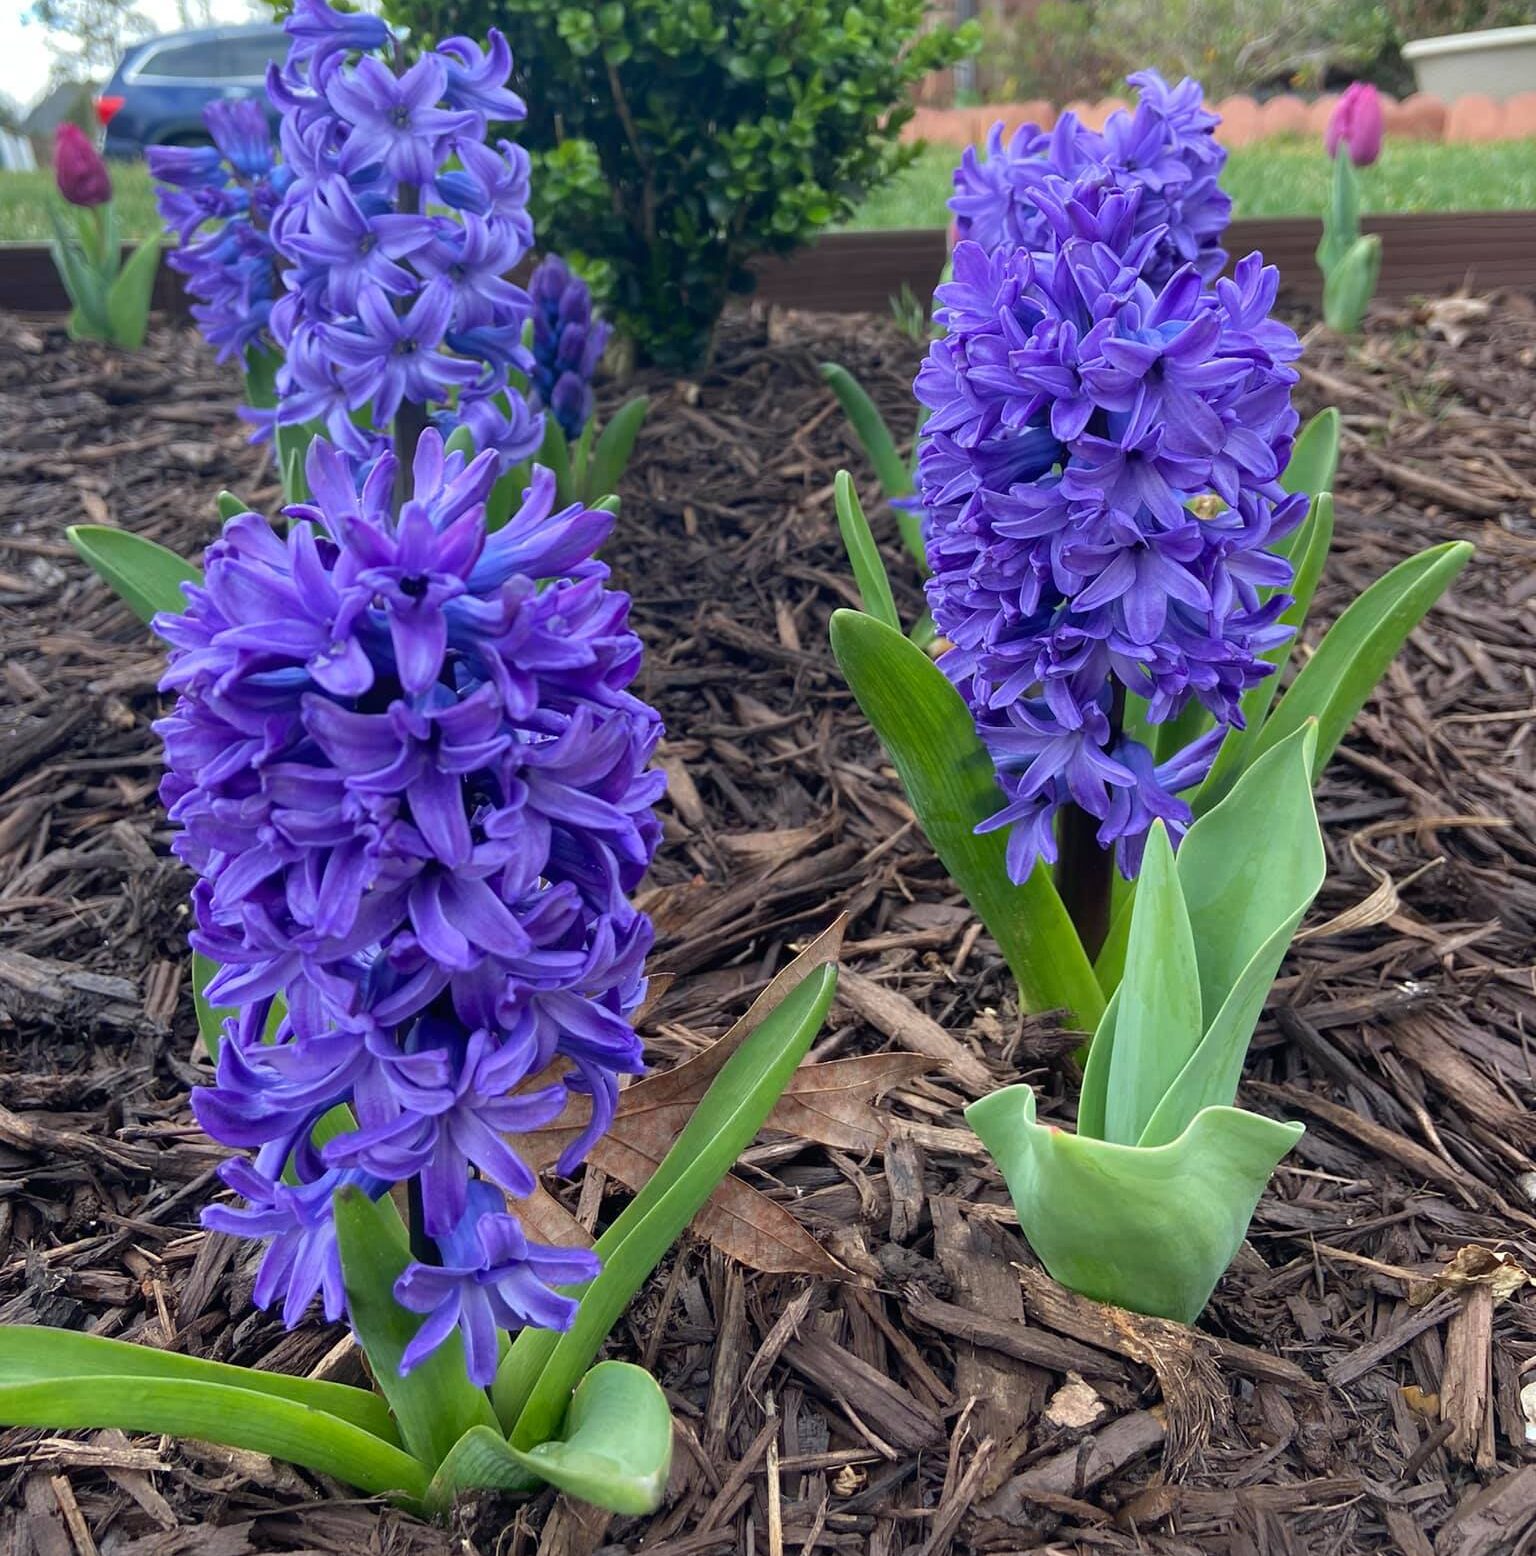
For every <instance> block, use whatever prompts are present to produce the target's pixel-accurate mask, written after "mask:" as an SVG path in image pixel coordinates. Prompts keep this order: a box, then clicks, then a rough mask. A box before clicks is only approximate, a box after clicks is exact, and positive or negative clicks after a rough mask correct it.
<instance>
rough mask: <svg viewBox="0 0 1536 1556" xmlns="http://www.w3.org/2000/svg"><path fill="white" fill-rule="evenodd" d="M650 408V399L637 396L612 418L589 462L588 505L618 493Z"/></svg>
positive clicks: (585, 484) (585, 489)
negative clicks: (621, 479)
mask: <svg viewBox="0 0 1536 1556" xmlns="http://www.w3.org/2000/svg"><path fill="white" fill-rule="evenodd" d="M650 408H651V402H650V400H649V398H648V397H647V396H645V395H643V394H637V395H635V396H634V397H633V398H632V399H629V400H626V401H625V402H624V403H623V404H622V405H621V406H620V407H619V408H618V410H616V411H615V412H614V413H613V415H612V416H610V417H609V418H608V421H607V423H606V425H605V426H604V427H603V435H602V436H601V437H600V438H599V439H598V440H597V443H596V445H595V446H594V447H593V450H592V458H591V459H590V460H589V461H588V463H587V467H586V474H585V477H584V480H583V493H582V495H583V498H584V500H585V501H586V502H589V503H595V502H596V501H597V500H598V499H599V498H601V497H607V496H608V495H609V494H610V493H612V492H616V491H617V490H618V486H619V478H620V477H621V476H622V475H623V474H624V472H625V470H627V469H628V468H629V456H630V455H631V454H632V453H633V452H634V449H635V439H636V438H638V437H639V436H640V428H641V425H642V424H643V423H644V421H645V417H646V412H647V411H649V410H650Z"/></svg>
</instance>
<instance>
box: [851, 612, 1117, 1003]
mask: <svg viewBox="0 0 1536 1556" xmlns="http://www.w3.org/2000/svg"><path fill="white" fill-rule="evenodd" d="M831 633H832V652H833V653H834V654H835V655H836V657H837V662H838V665H839V666H840V667H841V669H842V672H843V677H844V679H845V680H846V681H847V682H848V686H849V688H850V690H851V691H852V692H853V695H854V696H855V697H856V698H857V699H858V703H859V706H860V708H862V709H863V710H864V716H865V717H866V718H867V719H868V720H869V722H870V723H871V724H872V725H874V728H875V733H876V734H878V735H879V737H880V740H881V743H882V744H883V745H884V747H885V749H886V753H887V754H888V755H889V757H890V759H891V761H892V763H893V765H894V766H895V768H896V771H897V772H898V773H899V774H900V775H901V781H902V784H903V786H904V787H905V788H906V791H907V797H908V799H910V800H911V802H912V808H913V810H914V811H916V812H917V819H918V821H919V823H920V824H921V825H922V828H923V831H924V833H925V834H926V836H927V838H928V841H929V842H930V843H931V844H932V845H933V849H934V851H935V852H936V853H937V854H938V856H939V858H940V859H941V860H943V862H944V867H945V869H947V870H948V871H949V873H950V875H951V876H953V877H954V880H955V883H956V885H958V886H959V887H960V889H961V891H963V892H964V893H965V896H966V900H967V901H968V902H969V903H970V905H971V908H972V909H973V910H974V912H975V913H976V914H977V916H978V917H979V918H980V919H981V921H982V923H983V924H985V925H986V926H987V929H988V930H989V931H990V932H991V934H992V937H993V939H994V940H996V941H997V943H998V946H999V947H1000V948H1001V950H1002V953H1003V957H1004V959H1005V960H1006V961H1007V963H1008V966H1009V969H1010V970H1011V971H1012V973H1013V976H1014V978H1015V980H1016V981H1017V983H1018V986H1019V997H1020V999H1021V1000H1022V1001H1023V1003H1024V1008H1025V1009H1026V1010H1029V1011H1033V1012H1042V1011H1047V1010H1065V1011H1066V1012H1067V1014H1068V1018H1069V1019H1070V1020H1071V1021H1072V1023H1073V1024H1074V1025H1075V1026H1076V1027H1078V1028H1079V1029H1080V1030H1082V1031H1084V1032H1091V1031H1092V1030H1093V1029H1094V1027H1096V1026H1097V1025H1098V1022H1099V1018H1100V1017H1101V1016H1102V1015H1103V1014H1104V995H1103V991H1102V990H1101V989H1100V987H1099V984H1098V980H1097V979H1096V978H1095V977H1094V975H1093V968H1092V967H1091V966H1090V965H1089V961H1088V957H1087V954H1086V953H1085V952H1084V950H1083V945H1082V941H1081V940H1080V939H1079V938H1078V935H1077V931H1076V930H1075V929H1074V928H1073V927H1072V922H1071V920H1070V919H1069V918H1068V917H1067V911H1066V909H1065V908H1064V907H1063V906H1062V903H1061V898H1060V896H1059V895H1058V894H1057V891H1056V887H1055V885H1054V884H1053V883H1052V881H1051V876H1050V872H1049V870H1048V869H1047V868H1046V867H1045V866H1044V865H1037V866H1036V867H1035V869H1034V871H1033V873H1032V874H1031V875H1030V877H1029V879H1028V880H1027V881H1026V882H1025V883H1024V884H1023V885H1022V886H1016V885H1015V884H1014V883H1013V881H1012V880H1010V879H1009V876H1008V867H1007V857H1006V856H1007V841H1006V837H1005V834H1004V833H1002V832H1000V831H999V832H987V833H983V834H981V835H979V836H978V835H977V832H976V827H977V826H978V825H979V824H980V823H981V822H983V821H986V820H988V819H989V818H990V817H992V816H994V815H995V814H996V813H997V812H998V811H999V810H1000V809H1001V808H1002V806H1003V803H1004V801H1003V795H1002V791H1001V790H1000V789H999V788H998V786H997V779H996V776H995V773H994V771H993V767H992V759H991V758H990V757H989V756H988V755H987V753H986V750H985V749H984V748H983V746H982V744H981V742H980V740H978V739H977V737H976V728H975V725H974V723H973V722H972V720H971V714H970V710H969V709H968V708H967V707H966V705H965V703H964V701H963V700H962V699H961V696H960V693H959V692H957V691H956V690H955V688H954V687H953V686H951V685H950V683H949V681H948V680H947V679H946V678H945V676H944V672H943V671H942V670H940V669H939V667H938V666H937V665H936V664H935V663H934V662H933V661H932V660H931V659H930V658H929V657H928V656H927V655H926V654H925V653H924V652H923V651H922V650H921V649H920V648H917V647H915V646H914V645H913V644H912V643H910V642H908V641H907V639H906V638H904V637H903V636H902V635H901V633H900V632H897V631H895V630H893V629H892V628H891V627H889V626H887V625H886V624H885V623H883V622H880V621H876V620H875V619H874V618H873V617H872V616H866V615H863V614H862V613H860V612H858V611H849V610H840V611H836V612H834V614H833V616H832V627H831Z"/></svg>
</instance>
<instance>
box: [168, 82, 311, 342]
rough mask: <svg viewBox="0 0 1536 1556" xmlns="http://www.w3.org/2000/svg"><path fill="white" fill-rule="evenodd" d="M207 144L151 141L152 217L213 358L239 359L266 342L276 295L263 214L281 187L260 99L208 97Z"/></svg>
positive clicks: (283, 180) (272, 208) (281, 172)
mask: <svg viewBox="0 0 1536 1556" xmlns="http://www.w3.org/2000/svg"><path fill="white" fill-rule="evenodd" d="M203 122H204V124H206V125H207V127H208V133H209V134H210V135H211V136H212V137H213V144H212V145H211V146H151V147H150V148H149V151H148V153H147V156H148V160H149V170H150V173H151V174H152V175H153V176H154V178H155V180H156V189H155V203H156V205H157V206H158V208H159V211H160V217H161V220H162V221H164V222H165V224H166V226H167V227H168V228H170V229H171V230H172V231H173V232H174V233H175V234H176V236H177V240H178V242H177V246H176V247H175V248H174V249H172V250H171V252H170V253H169V255H168V256H167V260H166V262H167V263H168V264H169V265H170V266H171V268H172V269H173V270H178V271H180V272H181V274H182V275H183V276H184V277H185V278H186V287H187V290H188V292H190V293H191V294H192V297H193V299H194V301H193V304H192V316H193V318H195V319H196V320H197V322H198V325H199V327H200V328H201V329H202V332H203V335H204V337H205V338H206V339H207V341H208V343H209V344H210V345H212V346H214V347H216V348H217V349H218V353H219V360H220V361H221V362H222V361H225V360H227V359H228V358H230V357H235V356H238V357H240V358H241V359H242V360H245V359H248V358H249V355H250V353H251V352H252V351H253V350H260V349H265V348H266V347H268V346H270V344H271V337H270V336H269V335H268V333H267V322H268V319H269V317H270V315H271V312H272V303H273V300H274V299H275V298H276V297H277V294H278V286H279V283H278V256H277V251H276V249H275V248H274V246H273V243H272V232H271V227H272V217H273V215H274V213H275V212H276V209H277V203H278V201H279V199H281V197H282V193H283V190H284V189H285V188H286V187H287V184H288V173H287V170H286V169H284V168H282V167H280V166H279V165H278V162H277V152H276V147H275V145H274V144H273V139H272V128H271V126H270V125H269V124H268V122H267V116H266V113H265V112H264V111H263V109H262V106H261V104H260V103H257V102H255V101H253V100H252V99H250V98H234V99H229V100H226V101H220V102H216V103H210V104H209V105H208V106H207V107H206V108H205V109H204V110H203Z"/></svg>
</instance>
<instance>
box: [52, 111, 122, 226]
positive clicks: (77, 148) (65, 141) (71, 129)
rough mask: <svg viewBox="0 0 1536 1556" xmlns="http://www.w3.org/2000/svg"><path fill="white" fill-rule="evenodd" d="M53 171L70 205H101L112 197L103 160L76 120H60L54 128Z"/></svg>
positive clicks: (109, 177) (109, 181)
mask: <svg viewBox="0 0 1536 1556" xmlns="http://www.w3.org/2000/svg"><path fill="white" fill-rule="evenodd" d="M53 175H54V178H55V179H56V180H57V182H58V186H59V193H60V194H61V195H63V196H64V198H65V199H66V200H68V201H69V203H70V204H71V205H84V206H92V205H105V204H106V203H107V201H108V200H110V199H111V198H112V178H111V175H110V174H109V173H108V172H107V164H106V163H105V162H103V161H102V159H101V153H100V152H99V151H97V149H96V148H95V146H93V145H92V144H91V138H90V136H88V135H87V134H86V133H85V131H84V130H82V129H81V128H80V126H79V125H78V124H68V123H65V124H61V125H60V126H59V127H58V129H57V130H56V131H55V132H54V137H53Z"/></svg>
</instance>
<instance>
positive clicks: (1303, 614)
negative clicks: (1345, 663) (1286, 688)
mask: <svg viewBox="0 0 1536 1556" xmlns="http://www.w3.org/2000/svg"><path fill="white" fill-rule="evenodd" d="M1296 533H1297V534H1298V535H1299V536H1301V544H1300V546H1299V547H1298V549H1297V551H1296V553H1295V555H1294V557H1293V558H1292V560H1293V562H1294V564H1295V569H1296V576H1295V579H1294V580H1293V582H1292V585H1291V595H1292V599H1291V603H1290V604H1289V605H1288V606H1287V607H1286V609H1285V612H1284V614H1283V615H1282V616H1281V617H1280V624H1281V625H1282V626H1285V627H1289V628H1290V631H1291V635H1290V637H1289V638H1287V639H1286V641H1285V642H1284V643H1281V644H1280V645H1279V646H1278V647H1276V648H1271V649H1268V650H1266V651H1265V653H1264V655H1263V656H1262V657H1263V658H1264V659H1265V660H1267V661H1268V662H1269V663H1270V664H1272V665H1273V666H1274V667H1275V671H1274V674H1273V675H1269V676H1266V677H1265V678H1264V679H1263V680H1262V681H1260V682H1259V684H1258V685H1257V686H1250V687H1249V688H1248V690H1247V691H1246V692H1245V693H1244V694H1243V704H1242V706H1243V720H1244V728H1242V729H1233V730H1229V731H1228V732H1227V736H1226V738H1225V739H1224V740H1223V741H1222V743H1221V749H1220V750H1219V751H1218V752H1217V753H1216V760H1215V761H1214V762H1212V763H1211V770H1210V772H1209V773H1207V774H1206V776H1205V781H1204V782H1203V783H1202V784H1201V785H1200V787H1199V789H1198V790H1196V792H1195V795H1194V798H1193V799H1192V800H1191V801H1190V804H1191V807H1192V808H1193V810H1194V812H1195V814H1196V815H1197V816H1199V815H1203V814H1204V813H1205V812H1206V811H1208V810H1209V809H1210V808H1211V807H1212V806H1213V805H1215V804H1216V803H1217V801H1218V800H1220V799H1222V798H1223V797H1224V796H1225V795H1227V794H1228V793H1229V792H1230V791H1231V788H1232V785H1233V784H1234V783H1236V782H1237V779H1238V776H1239V774H1241V773H1242V772H1243V771H1244V770H1245V769H1246V768H1247V767H1248V765H1249V764H1250V762H1252V760H1253V755H1254V752H1255V751H1257V750H1258V746H1259V738H1260V736H1261V735H1262V734H1263V732H1264V723H1265V720H1266V719H1267V718H1268V717H1269V709H1270V704H1271V703H1272V702H1273V701H1274V699H1275V695H1276V693H1277V692H1278V691H1279V690H1280V682H1281V680H1282V678H1283V677H1284V675H1285V669H1286V666H1287V665H1288V664H1289V663H1290V659H1291V655H1292V653H1293V652H1294V651H1295V648H1296V643H1297V640H1298V639H1299V638H1300V636H1301V631H1302V628H1303V627H1304V626H1305V625H1306V620H1307V612H1308V611H1309V610H1310V609H1311V608H1312V596H1313V595H1314V594H1316V593H1317V584H1318V580H1319V579H1320V578H1321V577H1322V574H1323V567H1324V564H1325V563H1326V562H1327V560H1328V551H1329V548H1330V547H1331V546H1332V545H1333V497H1332V495H1331V494H1330V493H1328V492H1320V493H1319V494H1318V495H1317V496H1316V497H1314V498H1313V499H1312V506H1311V507H1310V509H1309V510H1308V512H1307V520H1306V523H1305V524H1302V525H1300V526H1298V528H1297V531H1296Z"/></svg>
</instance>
